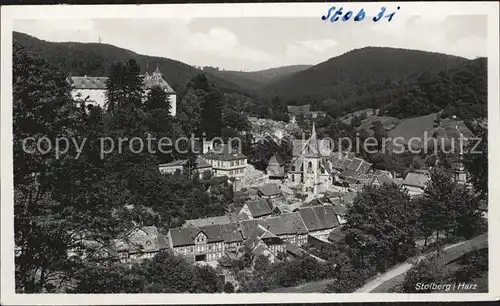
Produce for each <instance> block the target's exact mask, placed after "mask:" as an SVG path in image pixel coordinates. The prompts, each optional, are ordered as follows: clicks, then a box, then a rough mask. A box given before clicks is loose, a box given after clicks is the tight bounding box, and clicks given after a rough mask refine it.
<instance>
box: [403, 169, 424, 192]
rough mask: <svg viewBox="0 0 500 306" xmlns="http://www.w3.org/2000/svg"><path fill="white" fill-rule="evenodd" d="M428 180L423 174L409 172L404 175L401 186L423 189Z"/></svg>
mask: <svg viewBox="0 0 500 306" xmlns="http://www.w3.org/2000/svg"><path fill="white" fill-rule="evenodd" d="M429 180H430V177H429V176H428V175H426V174H423V173H413V172H410V173H408V174H407V175H406V177H405V179H404V181H403V185H406V186H412V187H418V188H425V184H426V183H427V182H428V181H429Z"/></svg>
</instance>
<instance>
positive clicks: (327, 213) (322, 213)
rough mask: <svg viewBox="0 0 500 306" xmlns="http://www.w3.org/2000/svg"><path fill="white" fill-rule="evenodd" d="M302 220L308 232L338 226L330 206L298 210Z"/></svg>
mask: <svg viewBox="0 0 500 306" xmlns="http://www.w3.org/2000/svg"><path fill="white" fill-rule="evenodd" d="M299 212H300V215H301V217H302V220H304V223H305V225H306V227H307V229H308V230H309V231H318V230H324V229H329V228H333V227H335V226H338V225H339V222H338V220H337V217H336V216H335V212H334V211H333V208H332V207H331V205H319V206H314V207H305V208H301V209H299Z"/></svg>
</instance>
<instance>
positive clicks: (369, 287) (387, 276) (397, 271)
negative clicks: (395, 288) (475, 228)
mask: <svg viewBox="0 0 500 306" xmlns="http://www.w3.org/2000/svg"><path fill="white" fill-rule="evenodd" d="M465 242H466V241H462V242H459V243H455V244H452V245H449V246H446V247H445V248H444V249H443V250H444V251H446V250H448V249H451V248H454V247H457V246H459V245H462V244H464V243H465ZM435 253H436V252H435V251H434V252H430V253H427V254H425V255H422V256H419V257H418V258H417V259H416V261H420V260H423V259H425V258H426V257H428V256H430V255H432V254H435ZM412 266H413V263H411V262H408V261H406V262H404V263H402V264H400V265H398V266H396V267H394V268H392V269H390V270H389V271H387V272H385V273H384V274H382V275H380V276H377V277H376V278H375V279H373V280H372V281H370V282H368V283H367V284H365V285H364V286H363V287H361V288H359V289H358V290H356V291H355V292H365V293H366V292H371V291H373V290H374V289H375V288H377V287H378V286H380V285H382V284H383V283H385V282H387V281H389V280H391V279H393V278H394V277H396V276H398V275H401V274H403V273H405V272H408V270H410V269H411V267H412Z"/></svg>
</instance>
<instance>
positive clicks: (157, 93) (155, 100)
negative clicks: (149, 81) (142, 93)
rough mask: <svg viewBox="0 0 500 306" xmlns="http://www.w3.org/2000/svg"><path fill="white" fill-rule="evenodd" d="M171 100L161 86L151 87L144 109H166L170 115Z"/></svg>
mask: <svg viewBox="0 0 500 306" xmlns="http://www.w3.org/2000/svg"><path fill="white" fill-rule="evenodd" d="M170 108H171V107H170V102H169V100H168V95H167V93H166V92H165V91H164V90H163V89H162V88H161V87H159V86H155V87H153V88H151V90H150V91H149V92H148V94H147V98H146V102H145V103H144V109H145V110H146V111H151V110H154V109H165V110H166V111H167V113H168V114H169V115H170Z"/></svg>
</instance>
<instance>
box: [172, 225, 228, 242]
mask: <svg viewBox="0 0 500 306" xmlns="http://www.w3.org/2000/svg"><path fill="white" fill-rule="evenodd" d="M200 233H203V234H204V235H206V236H207V242H208V243H213V242H220V241H223V240H224V238H223V236H222V228H221V225H207V226H200V227H177V228H171V229H170V236H171V239H172V245H173V246H174V247H179V246H186V245H194V244H195V243H194V239H195V238H196V236H198V235H199V234H200Z"/></svg>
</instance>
